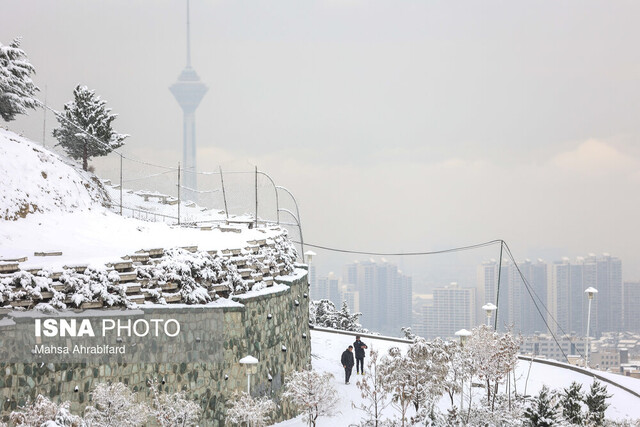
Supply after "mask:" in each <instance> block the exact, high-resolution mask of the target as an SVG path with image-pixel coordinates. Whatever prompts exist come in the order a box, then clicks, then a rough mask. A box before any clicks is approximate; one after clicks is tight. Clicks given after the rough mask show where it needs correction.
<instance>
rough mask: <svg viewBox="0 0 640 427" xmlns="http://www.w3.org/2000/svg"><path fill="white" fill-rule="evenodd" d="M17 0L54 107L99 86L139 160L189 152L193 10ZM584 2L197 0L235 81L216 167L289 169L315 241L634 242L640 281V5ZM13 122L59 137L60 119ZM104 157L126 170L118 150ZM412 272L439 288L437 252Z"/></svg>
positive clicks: (196, 34) (555, 252)
mask: <svg viewBox="0 0 640 427" xmlns="http://www.w3.org/2000/svg"><path fill="white" fill-rule="evenodd" d="M0 4H1V5H2V7H3V10H4V11H5V12H6V14H7V16H9V17H10V19H7V20H6V22H5V25H3V26H2V28H0V40H1V41H2V42H3V43H5V44H6V43H9V42H10V40H12V39H13V38H14V37H16V36H22V45H21V46H22V47H23V48H24V50H25V51H26V52H27V54H28V57H29V59H30V61H31V62H32V63H33V64H34V66H35V68H36V74H35V76H34V80H35V83H36V84H37V85H38V86H39V87H40V88H41V89H43V88H44V87H45V86H46V87H47V103H48V105H50V106H51V107H52V108H54V109H61V108H62V106H63V105H64V103H65V102H68V101H69V99H70V97H71V92H72V89H73V87H75V85H77V84H78V83H82V84H86V85H87V86H88V87H90V88H91V89H94V90H96V93H99V94H100V95H101V96H102V97H103V98H104V99H106V100H108V101H109V105H110V107H112V108H113V110H114V112H117V113H118V114H119V117H118V129H120V130H121V131H122V132H126V133H128V134H130V135H131V137H130V138H128V140H127V144H126V145H125V146H124V147H123V152H124V153H125V154H127V155H128V156H130V157H133V158H136V159H139V160H144V161H148V162H151V163H155V164H161V165H169V166H177V163H178V162H180V161H182V144H181V142H182V140H183V123H182V115H179V114H177V109H176V102H175V100H174V99H173V96H172V94H171V93H170V92H169V91H168V90H167V87H168V86H169V85H171V83H172V82H174V81H175V79H176V74H177V73H178V72H179V68H178V66H179V65H182V61H184V49H185V48H184V46H185V44H184V40H185V35H184V19H183V17H184V9H185V2H164V3H158V4H154V5H153V6H145V7H143V6H141V5H140V4H137V3H135V2H134V3H132V2H127V1H123V0H114V1H113V2H110V3H109V5H106V4H101V3H99V2H83V3H82V4H80V5H79V4H78V3H77V2H73V1H71V0H60V1H58V2H56V3H55V4H49V3H46V2H45V3H42V2H35V1H31V0H25V1H21V2H15V1H8V0H0ZM581 6H582V7H581V10H582V13H580V14H576V13H575V12H574V10H572V8H558V7H557V5H555V4H553V3H551V2H542V3H536V4H535V5H530V7H529V8H528V9H527V12H526V13H524V12H523V10H522V8H521V7H519V6H518V5H516V4H509V5H506V6H505V4H504V3H501V2H492V1H489V2H483V3H482V4H470V5H468V7H466V8H459V7H455V5H453V4H449V3H446V2H445V3H435V4H431V3H424V4H421V3H408V4H402V5H396V7H393V8H389V7H387V6H386V5H385V3H384V2H378V1H373V2H368V3H366V4H364V3H362V2H359V1H355V2H344V3H342V2H334V1H326V2H319V3H317V4H307V3H304V2H294V1H289V0H287V1H285V2H283V3H280V4H278V5H272V4H257V5H255V8H252V10H251V13H247V11H246V9H245V7H244V6H243V5H242V4H236V3H233V2H221V3H220V2H216V3H208V2H203V1H196V0H194V1H192V2H191V11H192V16H193V22H194V25H193V28H192V32H193V34H192V49H193V53H194V57H193V60H194V64H193V65H194V66H195V68H196V69H197V70H198V74H199V75H200V77H201V78H202V79H203V81H206V82H207V85H208V86H209V90H210V91H211V92H212V93H215V96H205V97H204V98H203V100H202V102H201V105H200V106H199V107H198V145H199V147H198V162H199V165H201V167H203V166H204V165H206V170H207V171H216V170H217V168H218V166H222V168H223V169H225V170H243V171H250V170H253V167H254V166H256V165H257V166H259V167H260V169H261V170H264V171H267V172H269V173H270V175H272V177H273V178H274V181H275V182H276V183H278V184H279V185H283V186H286V187H287V188H288V189H290V190H291V191H292V192H293V193H294V194H295V195H296V197H297V199H298V201H299V204H300V210H301V215H302V223H303V224H304V227H305V228H304V231H305V241H307V242H308V243H315V244H319V245H326V246H334V247H339V248H344V249H356V250H368V251H374V252H375V251H380V252H402V251H420V250H432V249H440V248H445V247H454V246H462V245H465V244H472V243H477V242H482V241H487V240H490V239H494V238H503V239H504V240H506V241H508V242H509V244H510V246H511V247H512V248H513V250H514V253H515V256H516V257H517V258H518V259H523V258H525V257H529V258H532V259H535V258H534V255H535V256H536V257H537V256H541V257H542V258H544V259H557V258H559V257H561V256H562V255H564V254H579V253H588V252H591V251H596V250H597V251H598V252H601V251H606V252H610V253H615V254H617V255H618V256H620V257H621V258H623V259H625V260H626V264H625V265H626V268H625V271H624V279H625V280H639V279H640V254H639V253H638V251H637V250H636V249H635V245H634V242H635V241H636V240H637V237H638V236H640V224H639V222H638V221H637V218H636V216H637V215H635V212H637V211H638V208H639V204H638V203H639V202H638V200H637V198H634V197H629V195H630V194H634V193H635V191H636V189H637V185H638V182H640V181H639V180H640V174H639V173H638V171H639V170H640V166H639V165H640V145H638V144H637V139H638V136H639V135H640V123H639V122H638V121H637V120H636V117H635V114H634V111H637V110H638V102H639V100H640V86H639V85H637V84H636V80H635V79H636V74H637V73H635V72H634V71H633V70H635V64H636V63H637V61H638V55H639V54H638V53H637V52H636V49H633V40H636V39H637V38H638V36H639V35H640V29H639V28H638V26H637V25H636V22H635V20H633V19H632V17H634V16H637V14H638V12H640V10H639V8H640V5H637V4H631V3H626V4H624V5H618V6H617V7H616V8H611V7H608V5H605V4H603V3H601V2H593V1H587V2H584V3H582V4H581ZM34 10H37V11H38V12H37V13H33V11H34ZM200 17H207V20H206V23H205V24H203V23H200V22H199V20H200V19H201V18H200ZM264 17H268V19H265V18H264ZM68 22H73V23H74V25H68V24H65V23H68ZM196 22H198V24H197V25H196V24H195V23H196ZM23 23H26V24H23ZM114 29H117V30H118V31H117V32H115V33H114ZM525 29H526V30H525ZM594 29H597V30H595V31H594ZM60 46H64V47H65V48H64V49H61V48H60ZM454 46H455V48H453V47H454ZM92 52H95V54H91V53H92ZM196 52H197V54H196ZM80 53H87V54H80ZM40 95H41V99H42V98H43V96H42V95H44V94H43V93H42V92H40ZM54 124H55V120H52V119H51V116H49V120H48V121H47V129H46V132H45V136H46V137H47V139H48V141H47V142H48V145H51V144H52V142H53V140H52V137H51V136H50V130H51V128H52V126H54ZM11 127H12V129H14V130H16V131H17V132H24V134H25V135H26V136H28V137H30V138H32V139H34V140H37V141H40V140H41V139H42V131H43V114H42V112H41V111H33V112H30V114H29V116H27V117H20V118H19V119H18V120H16V121H15V122H12V124H11ZM92 164H93V165H94V166H95V167H96V171H97V172H98V173H99V175H101V176H104V177H105V178H110V179H112V180H114V179H117V178H118V174H117V166H118V159H117V158H116V156H112V158H110V157H107V158H104V159H98V160H96V161H94V162H92ZM203 170H204V169H203ZM158 172H159V171H158V170H148V171H147V173H146V175H151V174H153V173H158ZM132 178H135V176H134V177H132ZM125 179H126V178H125ZM202 181H203V182H204V179H203V180H202ZM209 185H212V184H209ZM215 185H217V186H218V187H219V184H218V183H217V181H216V182H215ZM218 187H216V188H218ZM145 189H148V190H154V188H145ZM171 189H172V190H175V186H172V187H171ZM214 189H215V188H214ZM207 190H210V188H207ZM267 191H268V190H265V193H266V192H267ZM243 207H245V206H243ZM329 207H335V209H330V208H329ZM216 208H219V209H221V208H222V206H216ZM491 257H494V258H495V257H497V254H493V255H492V256H491ZM327 258H332V261H330V262H331V263H332V264H333V265H335V266H338V267H339V266H340V265H342V264H343V263H344V262H346V261H347V260H346V259H345V258H344V257H341V256H334V255H329V256H327ZM487 258H489V257H488V256H487ZM392 261H394V262H395V260H392ZM398 264H400V262H398ZM405 264H406V265H405V266H404V267H403V269H404V270H405V271H410V272H411V274H412V276H414V277H415V278H416V279H417V280H420V277H421V276H422V275H423V272H422V271H421V270H422V268H423V265H424V264H425V263H420V262H419V261H412V260H405ZM336 269H337V267H336ZM469 270H470V277H471V276H472V274H473V269H472V268H470V269H469ZM452 279H453V278H452ZM449 281H453V280H447V281H446V282H441V283H440V284H443V283H448V282H449ZM459 282H460V283H463V281H462V280H459Z"/></svg>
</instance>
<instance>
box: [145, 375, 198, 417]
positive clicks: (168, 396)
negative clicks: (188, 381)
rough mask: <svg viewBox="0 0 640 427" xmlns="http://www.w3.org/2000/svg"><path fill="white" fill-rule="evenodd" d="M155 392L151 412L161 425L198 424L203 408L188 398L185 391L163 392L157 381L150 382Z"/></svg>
mask: <svg viewBox="0 0 640 427" xmlns="http://www.w3.org/2000/svg"><path fill="white" fill-rule="evenodd" d="M150 387H151V391H152V392H153V407H152V409H151V413H152V415H153V417H154V418H155V420H156V422H157V423H158V425H160V426H161V427H176V426H181V427H188V426H195V425H197V424H198V420H199V419H200V414H201V413H202V408H201V407H200V405H198V404H197V403H196V402H194V401H192V400H188V399H187V398H186V396H185V393H184V392H176V393H163V392H161V391H159V390H158V388H159V387H158V383H157V381H155V380H154V381H151V382H150Z"/></svg>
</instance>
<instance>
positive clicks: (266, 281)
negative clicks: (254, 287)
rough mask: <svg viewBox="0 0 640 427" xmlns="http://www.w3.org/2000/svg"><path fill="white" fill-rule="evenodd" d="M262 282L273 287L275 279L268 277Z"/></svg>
mask: <svg viewBox="0 0 640 427" xmlns="http://www.w3.org/2000/svg"><path fill="white" fill-rule="evenodd" d="M262 281H263V282H264V283H266V284H267V286H273V277H271V276H267V277H263V278H262Z"/></svg>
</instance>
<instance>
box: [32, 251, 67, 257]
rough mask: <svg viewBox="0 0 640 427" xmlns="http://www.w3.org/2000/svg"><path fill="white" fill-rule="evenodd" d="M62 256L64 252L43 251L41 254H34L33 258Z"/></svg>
mask: <svg viewBox="0 0 640 427" xmlns="http://www.w3.org/2000/svg"><path fill="white" fill-rule="evenodd" d="M61 255H62V251H41V252H34V253H33V256H61Z"/></svg>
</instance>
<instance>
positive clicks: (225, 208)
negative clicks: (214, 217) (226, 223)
mask: <svg viewBox="0 0 640 427" xmlns="http://www.w3.org/2000/svg"><path fill="white" fill-rule="evenodd" d="M218 168H219V169H220V182H221V183H222V200H224V212H225V213H226V215H227V219H229V208H228V207H227V192H226V191H225V189H224V177H223V176H222V166H218Z"/></svg>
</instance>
